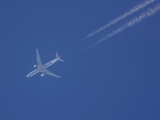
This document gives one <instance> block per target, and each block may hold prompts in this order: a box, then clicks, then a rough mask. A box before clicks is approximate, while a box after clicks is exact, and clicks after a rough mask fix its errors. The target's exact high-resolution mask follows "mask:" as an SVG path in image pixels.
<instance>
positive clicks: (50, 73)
mask: <svg viewBox="0 0 160 120" xmlns="http://www.w3.org/2000/svg"><path fill="white" fill-rule="evenodd" d="M42 72H43V73H44V74H47V75H50V76H53V77H56V78H60V76H58V75H56V74H54V73H52V72H50V71H49V70H47V69H45V70H43V71H42Z"/></svg>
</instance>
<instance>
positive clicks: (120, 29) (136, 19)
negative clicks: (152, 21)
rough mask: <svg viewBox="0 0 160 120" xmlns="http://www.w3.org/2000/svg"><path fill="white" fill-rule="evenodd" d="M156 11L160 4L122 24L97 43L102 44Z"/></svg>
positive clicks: (159, 8)
mask: <svg viewBox="0 0 160 120" xmlns="http://www.w3.org/2000/svg"><path fill="white" fill-rule="evenodd" d="M158 10H160V3H159V4H157V5H156V6H155V7H154V8H153V9H149V10H147V11H146V12H144V13H142V14H141V15H139V16H138V17H135V18H133V19H132V20H130V21H129V22H127V23H126V24H124V25H123V26H121V27H119V28H118V29H116V30H113V31H112V32H111V33H109V34H107V35H106V36H105V37H104V38H102V39H100V40H98V41H97V43H99V42H103V41H105V40H106V39H107V38H110V37H113V36H114V35H116V34H117V33H120V32H122V31H123V30H125V29H126V28H129V27H131V26H133V25H134V24H136V23H138V22H141V21H142V20H143V19H145V18H147V17H150V16H152V15H153V14H154V13H155V12H157V11H158Z"/></svg>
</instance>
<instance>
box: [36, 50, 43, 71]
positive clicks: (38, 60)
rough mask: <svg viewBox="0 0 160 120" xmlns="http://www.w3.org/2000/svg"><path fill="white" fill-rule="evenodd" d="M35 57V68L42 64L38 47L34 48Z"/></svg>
mask: <svg viewBox="0 0 160 120" xmlns="http://www.w3.org/2000/svg"><path fill="white" fill-rule="evenodd" d="M36 57H37V68H39V67H41V66H42V62H41V58H40V56H39V52H38V48H37V49H36Z"/></svg>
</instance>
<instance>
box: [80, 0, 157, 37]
mask: <svg viewBox="0 0 160 120" xmlns="http://www.w3.org/2000/svg"><path fill="white" fill-rule="evenodd" d="M154 1H155V0H146V1H144V2H143V3H138V4H137V5H136V6H135V7H133V8H132V9H130V10H129V11H128V12H126V13H124V14H123V15H121V16H119V17H117V18H116V19H114V20H112V21H110V22H109V23H107V24H106V25H104V26H103V27H101V28H99V29H98V30H96V31H94V32H93V33H91V34H88V35H87V36H86V37H85V38H83V39H82V40H85V39H87V38H89V37H91V36H93V35H95V34H97V33H99V32H100V31H102V30H104V29H106V28H107V27H109V26H111V25H113V24H115V23H117V22H118V21H120V20H122V19H124V18H125V17H127V16H129V15H131V14H132V13H134V12H137V11H139V10H140V9H142V8H144V7H146V6H147V5H148V4H150V3H152V2H154Z"/></svg>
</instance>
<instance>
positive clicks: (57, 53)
mask: <svg viewBox="0 0 160 120" xmlns="http://www.w3.org/2000/svg"><path fill="white" fill-rule="evenodd" d="M58 57H59V59H58V60H59V61H61V62H64V60H62V59H61V58H60V56H59V55H58V53H57V52H56V58H58Z"/></svg>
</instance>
